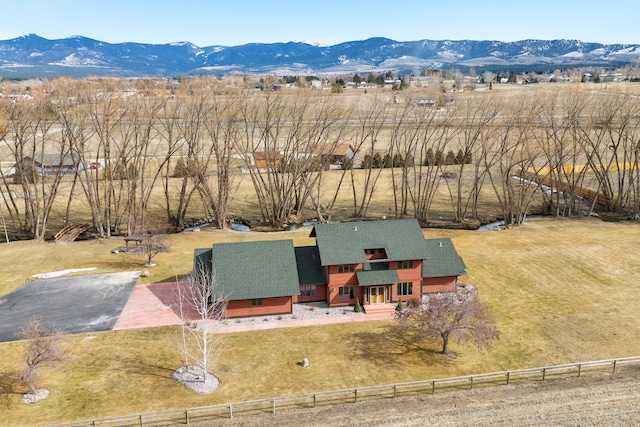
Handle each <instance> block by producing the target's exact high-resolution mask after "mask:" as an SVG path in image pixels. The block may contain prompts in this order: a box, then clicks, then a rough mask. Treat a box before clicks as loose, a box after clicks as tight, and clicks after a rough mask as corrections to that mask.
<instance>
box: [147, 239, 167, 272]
mask: <svg viewBox="0 0 640 427" xmlns="http://www.w3.org/2000/svg"><path fill="white" fill-rule="evenodd" d="M140 247H141V249H142V252H143V253H144V254H145V255H146V257H147V263H146V264H145V265H144V266H145V267H153V266H155V264H153V263H152V261H153V258H154V257H155V256H156V255H158V254H159V253H162V252H169V244H168V243H167V242H166V235H164V234H155V233H149V234H146V235H145V236H144V237H143V239H142V241H141V242H140Z"/></svg>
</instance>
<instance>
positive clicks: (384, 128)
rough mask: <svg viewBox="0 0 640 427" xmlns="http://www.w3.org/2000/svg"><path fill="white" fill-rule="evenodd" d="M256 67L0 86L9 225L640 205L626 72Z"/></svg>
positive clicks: (2, 199)
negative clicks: (546, 77) (414, 72)
mask: <svg viewBox="0 0 640 427" xmlns="http://www.w3.org/2000/svg"><path fill="white" fill-rule="evenodd" d="M263 80H264V81H262V82H260V83H261V87H262V88H263V89H264V88H266V89H267V90H260V89H256V86H255V83H256V82H253V81H252V80H251V79H250V78H248V77H247V78H245V79H241V78H231V77H230V78H227V79H217V78H214V77H206V78H192V79H184V80H180V81H178V80H145V79H139V80H134V81H130V80H125V79H99V78H98V79H85V80H68V79H54V80H45V81H43V82H41V83H40V84H38V85H37V86H34V87H33V88H31V94H30V97H29V99H23V98H19V97H18V98H10V99H9V98H7V99H2V100H0V213H1V214H2V231H3V232H4V233H3V234H5V239H7V238H9V237H10V238H16V237H17V236H19V237H21V238H33V239H39V240H45V239H49V238H51V237H52V236H53V235H54V234H55V233H56V232H57V231H58V230H59V229H60V228H61V227H62V226H63V225H65V224H69V223H74V224H84V223H86V224H87V227H89V229H90V231H89V233H90V234H92V235H95V236H98V237H100V238H105V237H106V238H108V237H110V236H112V235H122V234H135V233H143V232H149V231H150V230H153V229H157V228H158V227H160V226H161V225H164V224H170V225H171V226H173V227H175V228H176V229H182V228H184V226H185V225H187V224H188V223H189V222H190V221H191V219H192V218H198V219H203V218H204V219H205V220H206V221H208V222H211V223H212V224H214V225H215V226H216V227H218V228H224V227H227V226H228V225H229V222H230V220H232V219H234V218H238V217H240V218H242V219H246V220H249V221H251V222H252V223H253V224H259V225H265V226H268V227H271V228H275V229H282V228H283V227H284V226H285V225H286V224H288V223H291V222H299V221H301V220H304V219H310V218H315V219H317V220H319V221H327V220H341V219H347V218H379V217H382V216H385V217H388V218H391V217H410V218H417V219H418V220H419V221H420V223H421V224H423V225H425V226H427V225H433V224H434V222H435V223H437V222H440V221H443V220H444V221H447V222H449V223H451V224H455V225H458V226H467V225H468V226H474V225H478V224H479V223H481V222H485V221H488V220H491V219H493V218H501V219H504V220H505V222H506V223H507V224H512V223H515V224H517V223H520V222H522V221H523V220H524V218H525V217H526V216H527V214H530V213H532V212H534V213H547V214H551V215H554V216H565V217H571V216H585V215H590V214H592V213H593V212H596V213H613V214H616V215H620V216H622V217H632V218H633V217H636V216H637V215H639V214H640V168H639V162H638V161H639V156H640V150H639V149H638V140H639V139H640V97H638V95H637V92H638V91H639V89H638V88H639V87H640V86H638V85H636V84H633V83H616V84H613V83H612V84H569V83H567V84H545V85H503V86H501V85H498V84H496V85H493V86H490V87H483V88H481V89H485V90H482V91H477V90H475V91H474V90H470V89H473V88H472V87H462V86H461V85H458V84H457V83H455V82H454V83H453V84H450V83H448V84H445V83H444V82H438V83H437V84H433V85H430V86H426V87H413V86H412V87H408V88H406V89H404V90H392V88H389V87H369V88H367V89H366V90H364V89H355V88H350V89H348V90H344V91H341V92H340V93H333V92H331V91H323V90H320V89H312V88H310V87H285V88H282V89H281V90H277V91H276V90H269V88H271V87H273V85H272V84H273V83H275V81H274V80H273V79H272V78H266V79H263ZM278 87H279V86H278ZM476 89H477V88H476ZM425 99H431V100H432V102H429V103H424V102H422V103H421V102H419V101H421V100H425Z"/></svg>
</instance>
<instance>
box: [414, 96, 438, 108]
mask: <svg viewBox="0 0 640 427" xmlns="http://www.w3.org/2000/svg"><path fill="white" fill-rule="evenodd" d="M416 105H418V106H420V107H433V106H434V105H436V99H435V98H434V97H432V96H429V97H426V96H421V97H420V98H418V100H417V101H416Z"/></svg>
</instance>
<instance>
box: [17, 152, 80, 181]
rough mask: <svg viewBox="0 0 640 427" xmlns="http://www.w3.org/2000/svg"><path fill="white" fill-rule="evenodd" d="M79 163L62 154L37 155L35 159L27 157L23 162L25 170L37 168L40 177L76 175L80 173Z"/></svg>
mask: <svg viewBox="0 0 640 427" xmlns="http://www.w3.org/2000/svg"><path fill="white" fill-rule="evenodd" d="M78 165H79V162H78V161H75V160H73V159H72V158H71V156H69V155H61V154H41V153H37V154H35V155H34V156H33V157H29V156H25V157H24V159H23V160H22V167H23V168H24V169H25V170H30V169H31V168H35V170H36V171H37V173H38V175H40V176H53V175H67V174H75V173H76V172H77V171H78Z"/></svg>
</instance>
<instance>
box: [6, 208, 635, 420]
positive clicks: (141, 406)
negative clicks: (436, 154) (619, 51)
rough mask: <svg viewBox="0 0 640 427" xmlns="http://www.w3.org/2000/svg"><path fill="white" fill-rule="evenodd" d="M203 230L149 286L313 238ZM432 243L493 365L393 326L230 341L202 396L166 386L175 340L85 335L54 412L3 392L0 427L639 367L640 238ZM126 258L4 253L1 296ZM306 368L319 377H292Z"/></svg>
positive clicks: (576, 228)
mask: <svg viewBox="0 0 640 427" xmlns="http://www.w3.org/2000/svg"><path fill="white" fill-rule="evenodd" d="M205 230H206V229H203V231H202V232H200V233H179V234H174V235H171V236H170V237H169V241H170V244H171V247H172V251H171V252H170V253H161V254H159V255H158V256H157V257H156V258H155V260H156V262H157V263H158V267H156V268H155V269H152V276H151V277H149V278H146V279H144V280H146V281H148V282H157V281H161V280H164V279H167V278H170V277H175V276H177V275H178V276H179V275H182V274H186V273H188V270H189V269H190V266H191V258H192V254H193V248H195V247H206V246H209V245H211V244H212V243H215V242H222V241H237V240H248V239H274V238H292V239H294V241H295V242H296V244H304V243H310V239H309V238H308V233H309V231H310V228H309V227H305V228H303V229H301V230H297V231H289V232H281V233H256V232H250V233H238V232H231V231H220V230H213V229H212V230H211V231H209V232H207V231H205ZM424 233H425V236H427V237H441V236H446V237H450V238H452V240H453V243H454V244H455V246H456V248H457V250H458V252H459V253H460V255H461V256H462V257H463V258H464V260H465V262H466V264H467V267H468V275H467V276H466V277H463V278H462V279H463V280H464V281H466V282H468V283H471V284H473V285H474V286H476V287H477V289H478V290H479V295H480V298H481V300H482V301H483V302H484V303H486V304H487V305H488V306H489V309H490V312H491V315H492V316H493V318H494V319H495V320H496V322H497V324H498V329H499V330H500V332H501V339H500V340H499V341H497V342H495V343H494V345H493V347H492V349H491V350H490V351H487V352H479V351H478V350H476V349H475V348H474V347H471V346H469V347H467V346H464V347H462V346H459V345H457V344H455V343H452V344H451V349H452V350H453V351H454V352H455V353H456V354H457V358H455V359H448V358H442V357H440V356H437V355H436V354H434V352H435V351H437V350H439V349H440V344H441V343H439V342H438V343H435V342H434V343H422V344H416V343H415V342H413V341H411V340H410V339H407V337H401V336H398V335H397V334H395V333H394V330H393V325H394V322H393V321H371V322H359V323H351V324H338V325H331V326H316V327H306V328H288V329H274V330H264V331H255V332H246V333H234V334H228V335H225V336H223V345H222V348H221V351H220V354H219V358H218V360H217V361H216V363H215V364H214V366H213V368H212V372H213V373H214V374H215V375H217V376H218V377H219V378H220V380H221V386H220V388H219V390H218V391H216V392H215V393H213V394H211V395H208V396H200V395H196V394H195V393H193V392H191V391H190V390H189V389H187V388H186V387H183V386H181V385H180V384H178V383H176V382H175V381H174V380H173V379H172V378H171V373H172V372H173V370H174V369H176V368H177V367H179V366H180V365H181V364H182V360H181V355H180V352H179V350H178V347H177V346H176V344H175V339H176V338H177V337H178V334H179V331H178V329H177V328H152V329H140V330H127V331H111V332H102V333H93V334H78V335H73V336H69V337H68V338H67V340H66V343H65V347H66V349H67V353H68V356H69V357H68V361H67V363H66V364H65V365H64V366H63V367H62V368H59V369H55V370H53V369H45V370H43V371H42V377H43V386H45V387H47V388H49V389H50V390H51V396H50V397H49V399H47V400H46V401H44V402H41V403H38V404H36V405H24V404H22V403H20V398H21V396H22V394H23V393H24V392H26V389H25V387H24V386H22V385H20V384H19V383H16V382H11V381H9V380H7V379H1V380H0V390H2V391H3V392H2V394H1V396H0V405H1V409H2V410H1V411H0V424H2V425H8V426H19V425H25V424H27V425H44V424H54V423H60V422H65V421H71V420H79V419H91V418H99V417H107V416H112V415H124V414H135V413H142V412H149V411H157V410H163V409H174V408H184V407H195V406H203V405H210V404H215V403H224V402H234V401H240V400H247V399H255V398H266V397H273V396H280V395H289V394H296V393H306V392H313V391H322V390H331V389H342V388H349V387H356V386H363V385H373V384H386V383H394V382H401V381H412V380H421V379H430V378H443V377H451V376H457V375H465V374H473V373H481V372H491V371H501V370H508V369H518V368H526V367H534V366H544V365H552V364H561V363H565V362H578V361H587V360H598V359H606V358H614V357H624V356H634V355H638V354H640V344H639V343H638V340H637V339H636V338H637V335H638V333H639V331H640V318H639V317H638V316H637V304H636V301H635V299H634V295H636V294H637V292H636V289H635V286H636V284H637V283H638V282H639V281H640V259H638V257H637V235H638V233H637V224H635V223H633V222H621V223H608V222H603V221H601V220H599V219H593V218H592V219H587V218H583V219H552V218H543V219H534V220H530V221H527V222H525V223H524V224H523V225H519V226H515V227H513V228H511V229H507V230H503V231H486V232H480V231H469V230H440V229H426V230H424ZM122 245H123V241H122V240H121V239H118V238H112V239H102V240H96V241H84V242H74V243H71V244H68V245H65V246H61V245H54V244H45V243H42V242H38V241H24V242H12V243H10V244H4V245H1V246H0V255H1V256H2V259H3V262H4V265H5V266H6V267H5V268H3V270H2V271H0V295H3V294H5V293H7V292H9V291H10V290H12V289H15V288H17V287H19V286H20V285H21V284H22V283H24V282H25V281H27V280H30V279H29V277H30V275H31V274H33V273H36V272H44V271H51V270H58V269H61V268H73V267H88V266H95V267H98V272H106V271H121V270H131V269H136V268H137V267H138V266H139V265H140V264H142V263H143V262H144V261H145V259H144V257H142V256H136V255H126V254H111V253H110V251H111V249H113V248H116V247H120V246H122ZM25 259H29V260H30V261H32V262H29V263H28V264H25V263H24V262H23V261H24V260H25ZM34 265H36V266H35V267H34ZM36 269H37V271H36ZM301 337H303V338H301ZM409 338H410V337H409ZM21 347H22V343H21V342H11V343H4V344H0V370H9V369H11V368H12V366H14V363H15V361H16V358H17V356H16V355H17V353H18V351H19V349H20V348H21ZM304 357H308V358H309V359H310V361H311V367H309V368H306V369H302V368H301V367H300V366H299V365H298V364H297V363H298V362H299V361H300V360H302V358H304ZM381 364H382V365H383V368H382V369H381ZM480 393H481V392H480ZM123 396H126V398H123ZM477 398H478V399H481V396H478V397H477Z"/></svg>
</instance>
